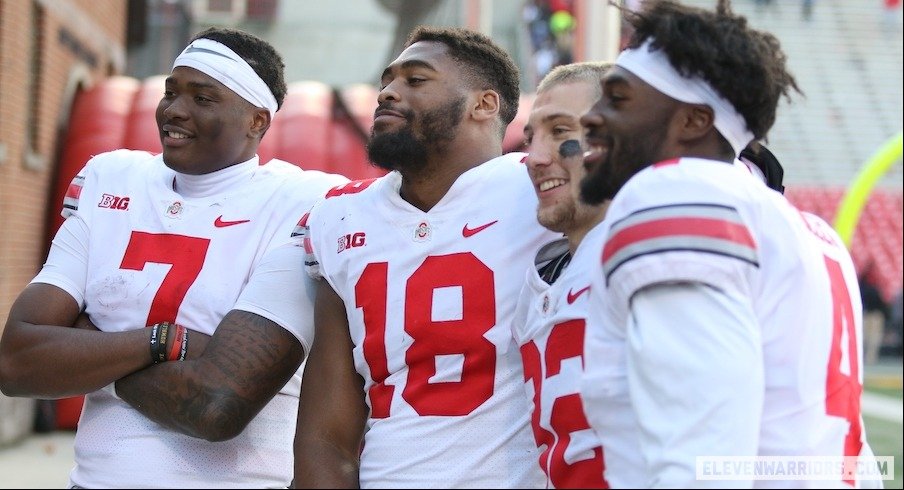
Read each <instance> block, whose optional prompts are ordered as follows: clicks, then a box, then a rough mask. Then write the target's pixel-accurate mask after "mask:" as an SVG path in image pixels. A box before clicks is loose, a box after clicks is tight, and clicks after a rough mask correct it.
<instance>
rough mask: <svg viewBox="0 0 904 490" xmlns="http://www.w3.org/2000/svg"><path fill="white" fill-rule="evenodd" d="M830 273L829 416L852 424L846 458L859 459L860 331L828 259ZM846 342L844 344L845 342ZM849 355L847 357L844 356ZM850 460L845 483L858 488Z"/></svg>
mask: <svg viewBox="0 0 904 490" xmlns="http://www.w3.org/2000/svg"><path fill="white" fill-rule="evenodd" d="M825 264H826V270H827V271H828V273H829V282H830V283H831V288H832V305H833V312H832V318H833V321H832V350H831V351H830V352H829V365H828V376H827V377H826V414H828V415H833V416H835V417H841V418H843V419H845V420H847V421H848V424H849V425H848V433H847V436H846V437H845V439H844V456H859V455H860V449H861V447H862V446H863V443H862V442H861V435H862V432H863V427H862V426H861V425H860V393H861V392H862V391H863V385H861V384H860V360H859V357H858V351H857V329H856V325H855V324H854V308H853V306H851V295H850V291H849V290H848V287H847V283H846V282H845V280H844V274H843V273H842V270H841V265H839V264H838V262H836V261H835V260H832V259H830V258H829V257H825ZM843 340H844V341H845V342H842V341H843ZM844 351H846V352H847V356H844V355H843V352H844ZM845 357H846V358H847V360H848V366H847V374H845V373H844V372H842V369H841V367H842V366H841V362H842V360H843V359H845ZM849 462H850V460H845V468H844V470H845V475H847V476H850V477H851V478H849V479H848V478H846V479H845V480H844V481H845V482H847V483H849V484H851V485H853V484H854V478H853V475H854V471H855V470H856V468H849V467H848V466H847V465H848V464H849Z"/></svg>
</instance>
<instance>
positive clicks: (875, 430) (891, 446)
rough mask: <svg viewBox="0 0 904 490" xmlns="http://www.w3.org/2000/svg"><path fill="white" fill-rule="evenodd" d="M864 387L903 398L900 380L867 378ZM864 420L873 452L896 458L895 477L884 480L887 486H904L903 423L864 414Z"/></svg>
mask: <svg viewBox="0 0 904 490" xmlns="http://www.w3.org/2000/svg"><path fill="white" fill-rule="evenodd" d="M864 389H866V390H868V391H870V392H872V393H875V394H880V395H884V396H887V397H890V398H897V399H898V400H901V399H902V389H901V382H900V380H898V381H897V383H894V382H889V381H888V379H887V378H885V379H881V380H870V379H869V378H867V379H866V381H865V386H864ZM863 421H864V423H865V424H866V438H867V441H869V444H870V446H871V447H872V449H873V453H874V454H875V455H876V456H894V458H895V479H894V480H886V481H885V482H883V483H884V485H885V488H904V486H902V484H904V480H902V472H901V466H902V463H904V432H902V427H901V424H899V423H897V422H892V421H889V420H884V419H880V418H877V417H870V416H868V415H864V416H863Z"/></svg>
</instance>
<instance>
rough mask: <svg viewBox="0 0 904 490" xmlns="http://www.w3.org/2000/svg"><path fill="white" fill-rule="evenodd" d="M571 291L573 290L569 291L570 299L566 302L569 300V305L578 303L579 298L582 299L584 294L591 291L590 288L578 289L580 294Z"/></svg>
mask: <svg viewBox="0 0 904 490" xmlns="http://www.w3.org/2000/svg"><path fill="white" fill-rule="evenodd" d="M571 291H572V290H571V289H569V290H568V297H566V298H565V299H566V300H568V304H571V303H574V302H575V301H577V299H578V297H580V296H581V295H582V294H584V293H586V292H587V291H590V286H587V287H583V288H581V289H578V292H576V293H573V292H571Z"/></svg>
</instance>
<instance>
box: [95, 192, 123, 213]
mask: <svg viewBox="0 0 904 490" xmlns="http://www.w3.org/2000/svg"><path fill="white" fill-rule="evenodd" d="M97 207H99V208H110V209H123V210H124V209H129V198H128V197H119V196H114V195H111V194H104V195H102V196H101V198H100V202H99V203H97Z"/></svg>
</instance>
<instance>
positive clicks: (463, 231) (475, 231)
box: [461, 219, 499, 238]
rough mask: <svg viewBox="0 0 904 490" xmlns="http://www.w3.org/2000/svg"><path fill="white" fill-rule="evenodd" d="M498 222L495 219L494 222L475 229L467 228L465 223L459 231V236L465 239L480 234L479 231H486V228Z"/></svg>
mask: <svg viewBox="0 0 904 490" xmlns="http://www.w3.org/2000/svg"><path fill="white" fill-rule="evenodd" d="M498 222H499V220H498V219H497V220H496V221H490V222H489V223H487V224H485V225H480V226H478V227H477V228H468V224H467V223H465V226H464V227H463V228H462V229H461V234H462V235H463V236H464V237H465V238H468V237H469V236H473V235H476V234H478V233H480V232H481V231H483V230H486V229H487V228H489V227H491V226H493V225H495V224H496V223H498Z"/></svg>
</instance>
